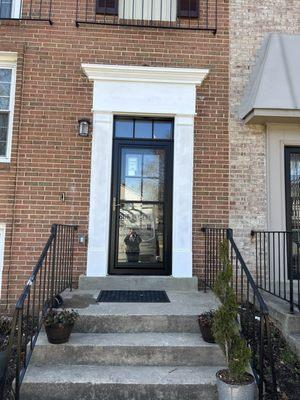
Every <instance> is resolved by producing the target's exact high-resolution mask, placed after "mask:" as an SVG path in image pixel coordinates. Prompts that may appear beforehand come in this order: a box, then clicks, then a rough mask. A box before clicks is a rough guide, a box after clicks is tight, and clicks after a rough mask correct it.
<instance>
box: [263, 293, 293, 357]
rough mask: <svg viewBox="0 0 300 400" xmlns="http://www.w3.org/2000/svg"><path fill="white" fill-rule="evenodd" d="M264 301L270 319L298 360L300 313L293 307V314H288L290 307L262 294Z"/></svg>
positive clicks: (268, 295)
mask: <svg viewBox="0 0 300 400" xmlns="http://www.w3.org/2000/svg"><path fill="white" fill-rule="evenodd" d="M262 294H263V297H264V300H265V302H266V304H267V306H268V308H269V313H270V317H271V318H272V320H273V321H274V323H275V324H276V326H277V327H278V328H279V329H280V331H281V332H282V334H283V336H284V337H285V339H286V341H287V342H288V343H289V345H290V346H291V348H292V349H293V350H294V352H295V353H296V354H297V355H298V358H299V359H300V312H299V310H298V309H297V307H295V311H294V313H293V314H291V313H290V305H289V303H288V302H286V301H283V300H281V299H279V298H277V297H274V296H272V295H270V294H267V293H264V292H262Z"/></svg>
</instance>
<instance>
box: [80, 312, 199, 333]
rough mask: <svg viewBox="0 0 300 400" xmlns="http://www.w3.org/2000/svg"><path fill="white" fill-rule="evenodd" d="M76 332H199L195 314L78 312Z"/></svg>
mask: <svg viewBox="0 0 300 400" xmlns="http://www.w3.org/2000/svg"><path fill="white" fill-rule="evenodd" d="M74 332H78V333H84V332H86V333H138V332H161V333H163V332H178V333H180V332H187V333H197V332H199V326H198V322H197V316H185V315H174V316H170V315H93V314H80V317H79V319H78V321H77V322H76V325H75V327H74Z"/></svg>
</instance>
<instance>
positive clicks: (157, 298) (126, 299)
mask: <svg viewBox="0 0 300 400" xmlns="http://www.w3.org/2000/svg"><path fill="white" fill-rule="evenodd" d="M97 301H98V302H100V303H170V300H169V297H168V296H167V293H166V292H165V291H164V290H101V292H100V293H99V296H98V298H97Z"/></svg>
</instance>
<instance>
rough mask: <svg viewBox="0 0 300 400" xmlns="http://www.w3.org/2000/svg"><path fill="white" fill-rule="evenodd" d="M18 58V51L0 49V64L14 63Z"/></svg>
mask: <svg viewBox="0 0 300 400" xmlns="http://www.w3.org/2000/svg"><path fill="white" fill-rule="evenodd" d="M17 60H18V53H15V52H13V51H0V63H1V64H16V63H17Z"/></svg>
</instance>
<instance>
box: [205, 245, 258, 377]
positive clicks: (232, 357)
mask: <svg viewBox="0 0 300 400" xmlns="http://www.w3.org/2000/svg"><path fill="white" fill-rule="evenodd" d="M228 250H229V249H228V241H227V240H226V241H224V242H222V243H221V245H220V261H221V263H222V265H223V270H222V271H220V272H219V274H218V276H217V279H216V283H215V286H214V293H215V294H216V296H217V297H218V298H219V299H220V301H221V303H222V305H221V306H220V307H219V308H218V310H217V311H216V313H215V317H214V322H213V334H214V337H215V340H216V342H217V343H218V344H219V345H220V346H221V348H222V350H223V352H224V354H225V357H226V360H227V364H228V379H229V380H230V381H234V382H236V383H242V382H244V381H245V378H246V376H247V367H248V364H249V362H250V358H251V350H250V349H249V348H248V346H247V344H246V342H245V340H244V339H242V338H241V336H240V333H239V329H238V323H237V320H238V304H237V301H236V295H235V292H234V290H233V289H232V287H231V278H232V265H231V263H230V260H229V256H228Z"/></svg>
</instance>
